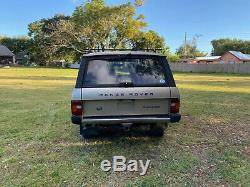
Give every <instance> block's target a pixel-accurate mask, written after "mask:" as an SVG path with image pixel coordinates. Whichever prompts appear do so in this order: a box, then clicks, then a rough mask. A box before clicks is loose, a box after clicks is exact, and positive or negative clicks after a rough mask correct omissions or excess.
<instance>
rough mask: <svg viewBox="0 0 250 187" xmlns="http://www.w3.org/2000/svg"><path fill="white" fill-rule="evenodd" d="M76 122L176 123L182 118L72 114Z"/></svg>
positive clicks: (171, 115) (72, 118)
mask: <svg viewBox="0 0 250 187" xmlns="http://www.w3.org/2000/svg"><path fill="white" fill-rule="evenodd" d="M71 120H72V123H74V124H78V125H80V124H100V125H102V124H122V123H169V122H170V123H176V122H179V121H180V120H181V115H180V114H170V115H157V116H115V117H114V116H112V117H110V116H105V117H85V118H82V117H81V116H72V117H71Z"/></svg>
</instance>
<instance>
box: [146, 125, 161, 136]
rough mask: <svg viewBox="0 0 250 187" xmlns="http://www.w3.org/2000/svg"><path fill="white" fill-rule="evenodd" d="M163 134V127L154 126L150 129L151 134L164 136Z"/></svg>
mask: <svg viewBox="0 0 250 187" xmlns="http://www.w3.org/2000/svg"><path fill="white" fill-rule="evenodd" d="M163 135H164V128H162V127H153V128H151V129H150V130H149V136H152V137H162V136H163Z"/></svg>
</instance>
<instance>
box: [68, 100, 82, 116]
mask: <svg viewBox="0 0 250 187" xmlns="http://www.w3.org/2000/svg"><path fill="white" fill-rule="evenodd" d="M71 113H72V115H75V116H81V115H82V113H83V106H82V101H71Z"/></svg>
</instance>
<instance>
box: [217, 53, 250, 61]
mask: <svg viewBox="0 0 250 187" xmlns="http://www.w3.org/2000/svg"><path fill="white" fill-rule="evenodd" d="M220 63H221V64H240V63H250V54H243V53H242V52H240V51H228V52H226V53H225V54H224V55H222V56H221V58H220Z"/></svg>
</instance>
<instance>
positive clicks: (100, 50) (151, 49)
mask: <svg viewBox="0 0 250 187" xmlns="http://www.w3.org/2000/svg"><path fill="white" fill-rule="evenodd" d="M162 50H163V49H162V48H146V49H141V48H135V49H134V48H132V49H113V48H110V49H99V48H97V49H83V50H82V51H84V52H85V53H86V54H87V53H92V52H105V51H145V52H157V51H158V52H161V51H162Z"/></svg>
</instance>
